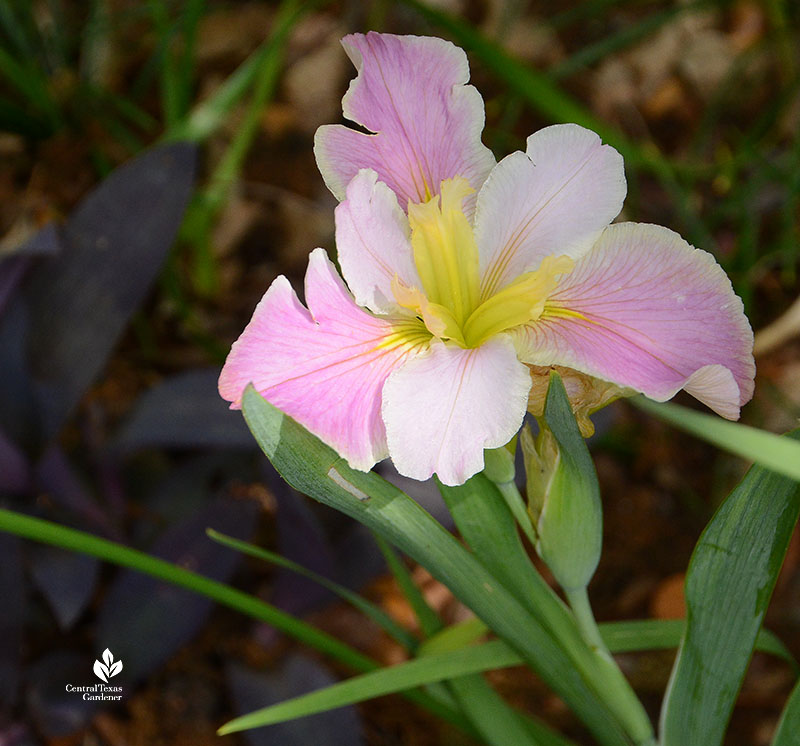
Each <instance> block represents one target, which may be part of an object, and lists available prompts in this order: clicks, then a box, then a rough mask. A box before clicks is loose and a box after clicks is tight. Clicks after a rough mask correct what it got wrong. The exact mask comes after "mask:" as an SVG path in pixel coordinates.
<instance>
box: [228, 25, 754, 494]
mask: <svg viewBox="0 0 800 746" xmlns="http://www.w3.org/2000/svg"><path fill="white" fill-rule="evenodd" d="M343 45H344V48H345V50H346V52H347V54H348V55H349V57H350V58H351V60H352V61H353V63H354V64H355V66H356V68H357V70H358V74H357V76H356V78H355V79H354V80H353V81H352V82H351V84H350V88H349V90H348V91H347V93H346V95H345V97H344V99H343V101H342V105H343V110H344V115H345V117H346V118H347V119H349V120H351V121H353V122H356V123H357V124H359V125H361V127H362V128H363V129H364V130H366V132H364V131H361V130H356V129H352V128H349V127H346V126H343V125H329V126H323V127H321V128H320V129H319V130H318V132H317V135H316V140H315V153H316V157H317V162H318V165H319V167H320V170H321V172H322V175H323V178H324V179H325V182H326V184H327V185H328V187H329V188H330V190H331V191H332V192H333V194H334V195H335V196H336V197H337V198H338V199H339V201H340V204H339V205H338V207H337V208H336V212H335V218H336V246H337V251H338V259H339V265H340V267H341V272H342V275H343V277H344V280H343V279H342V277H341V276H340V275H339V273H338V272H337V270H336V267H335V266H334V264H333V263H332V262H331V260H330V259H329V258H328V256H327V255H326V253H325V251H324V250H323V249H316V250H314V251H313V252H312V253H311V256H310V258H309V265H308V271H307V273H306V277H305V302H306V306H304V305H303V304H301V303H300V301H299V300H298V298H297V296H296V294H295V292H294V290H293V289H292V287H291V285H290V284H289V281H288V280H287V279H286V278H285V277H283V276H280V277H278V278H277V279H276V280H275V281H274V282H273V283H272V285H271V287H270V288H269V289H268V290H267V292H266V294H265V295H264V297H263V299H262V300H261V302H260V303H259V304H258V307H257V308H256V310H255V313H254V315H253V318H252V320H251V321H250V323H249V325H248V326H247V328H246V329H245V330H244V332H243V333H242V335H241V337H240V338H239V339H238V341H237V342H235V343H234V345H233V348H232V350H231V352H230V355H229V356H228V359H227V362H226V363H225V367H224V369H223V371H222V375H221V378H220V384H219V387H220V392H221V394H222V396H223V397H224V398H225V399H226V400H228V401H230V402H231V406H232V407H233V408H237V407H240V406H241V397H242V394H243V391H244V389H245V387H246V386H247V384H248V383H250V382H252V383H253V384H254V386H255V388H256V389H257V390H258V391H259V392H260V393H261V395H262V396H264V397H265V398H266V399H267V400H268V401H269V402H271V403H272V404H273V405H275V406H276V407H278V408H279V409H281V410H283V411H284V412H286V413H287V414H289V415H290V416H291V417H293V418H294V419H296V420H297V421H298V422H300V423H301V424H302V425H304V426H305V427H306V428H307V429H308V430H310V431H311V432H313V433H314V434H316V435H317V436H318V437H319V438H321V439H322V440H323V441H324V442H326V443H328V444H329V445H330V446H332V447H333V448H334V449H335V450H336V451H337V452H338V453H340V454H341V455H342V456H343V457H344V458H345V459H346V460H347V461H348V463H349V464H350V465H351V466H352V467H353V468H356V469H360V470H368V469H370V468H371V467H372V466H373V465H374V464H375V463H376V462H378V461H380V460H382V459H384V458H386V457H387V456H390V457H391V458H392V460H393V462H394V464H395V466H396V468H397V469H398V471H399V472H400V473H401V474H404V475H406V476H409V477H413V478H416V479H427V478H428V477H430V476H431V475H432V474H436V475H437V476H438V477H439V479H440V480H441V481H442V482H444V483H445V484H449V485H454V484H460V483H463V482H464V481H466V480H467V479H468V478H469V477H470V476H472V475H473V474H475V473H476V472H478V471H480V470H481V469H482V468H483V451H484V449H486V448H497V447H500V446H502V445H504V444H505V443H507V442H508V441H509V440H510V439H511V438H512V437H513V436H514V435H515V433H516V432H517V431H518V430H519V428H520V426H521V424H522V420H523V417H524V416H525V412H526V407H527V404H528V395H529V392H530V389H531V367H529V366H562V367H566V368H569V369H572V370H575V371H578V372H579V373H581V374H586V375H588V376H592V377H595V378H597V379H601V380H602V381H606V382H611V383H613V384H615V385H617V386H619V387H621V388H625V389H633V390H635V391H639V392H643V393H644V394H645V395H647V396H649V397H651V398H653V399H656V400H659V401H663V400H665V399H669V398H670V397H672V396H673V395H674V394H675V393H676V392H678V391H679V390H680V389H685V390H686V391H688V392H689V393H690V394H692V395H693V396H695V397H696V398H698V399H699V400H700V401H702V402H704V403H705V404H706V405H708V406H709V407H710V408H711V409H713V410H714V411H716V412H717V413H719V414H720V415H722V416H723V417H727V418H730V419H736V418H738V416H739V409H740V407H741V406H742V405H743V404H744V403H745V402H747V401H748V400H749V399H750V397H751V395H752V391H753V376H754V364H753V357H752V346H753V335H752V331H751V329H750V326H749V324H748V322H747V319H746V318H745V316H744V313H743V309H742V303H741V301H740V300H739V298H738V297H737V296H736V295H735V294H734V292H733V290H732V288H731V284H730V281H729V280H728V278H727V276H726V275H725V273H724V272H723V270H722V269H721V268H720V267H719V265H718V264H717V263H716V261H715V260H714V258H713V257H712V256H711V254H708V253H706V252H705V251H701V250H699V249H695V248H693V247H692V246H690V245H689V244H688V243H687V242H686V241H684V240H683V239H682V238H681V237H680V236H679V235H678V234H676V233H674V232H672V231H671V230H668V229H667V228H662V227H660V226H655V225H645V224H641V223H617V224H614V225H609V224H610V223H611V221H612V220H613V219H614V218H615V217H616V216H617V214H618V213H619V211H620V209H621V207H622V202H623V199H624V197H625V192H626V184H625V174H624V169H623V162H622V157H621V156H620V155H619V153H617V151H616V150H614V149H613V148H611V147H610V146H608V145H603V144H602V143H601V141H600V138H599V137H598V136H597V135H596V134H595V133H593V132H591V131H589V130H587V129H584V128H582V127H579V126H577V125H573V124H564V125H555V126H552V127H546V128H545V129H542V130H540V131H538V132H536V133H534V134H533V135H531V136H530V137H529V138H528V141H527V148H526V151H525V152H524V153H523V152H516V153H512V154H511V155H509V156H507V157H506V158H504V159H503V160H501V161H500V162H499V163H495V159H494V157H493V155H492V153H491V152H490V151H489V150H488V148H486V147H485V146H484V145H483V144H482V143H481V132H482V130H483V125H484V112H483V101H482V99H481V96H480V94H479V93H478V91H477V90H476V89H475V88H474V87H473V86H471V85H467V81H468V79H469V70H468V65H467V58H466V55H465V54H464V52H463V51H462V50H461V49H459V48H458V47H455V46H454V45H452V44H451V43H449V42H446V41H443V40H441V39H436V38H425V37H414V36H393V35H388V34H377V33H372V32H371V33H368V34H366V35H360V34H356V35H352V36H348V37H346V38H345V39H344V40H343ZM345 281H346V284H345Z"/></svg>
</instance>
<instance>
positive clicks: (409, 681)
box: [220, 620, 782, 744]
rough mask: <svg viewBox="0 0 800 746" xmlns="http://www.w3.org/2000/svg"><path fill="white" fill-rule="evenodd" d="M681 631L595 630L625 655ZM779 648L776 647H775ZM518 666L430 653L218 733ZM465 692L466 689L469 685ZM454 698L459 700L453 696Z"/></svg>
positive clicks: (491, 651) (673, 639)
mask: <svg viewBox="0 0 800 746" xmlns="http://www.w3.org/2000/svg"><path fill="white" fill-rule="evenodd" d="M684 627H685V625H684V623H683V622H682V621H681V620H677V621H671V620H670V621H662V620H648V621H635V622H615V623H613V624H604V625H601V626H600V629H601V632H602V634H603V638H604V640H605V642H606V644H607V645H608V647H609V648H610V649H611V650H612V651H613V652H616V653H624V652H632V651H637V650H656V649H661V648H671V647H676V646H677V645H678V643H679V642H680V639H681V635H682V634H683V631H684ZM762 639H764V638H762ZM773 644H774V641H773V640H770V641H769V642H767V643H766V646H767V647H770V648H772V647H773ZM778 645H779V646H780V643H778ZM780 647H782V646H780ZM523 663H524V660H523V659H522V658H521V657H520V656H519V655H518V654H517V653H516V652H514V651H513V650H512V649H511V648H510V647H509V646H508V645H507V644H506V643H504V642H502V641H501V640H493V641H492V642H487V643H483V644H481V645H475V646H472V647H466V648H461V649H458V650H451V651H447V652H443V653H431V654H430V655H424V656H422V657H420V658H416V659H414V660H411V661H408V662H406V663H399V664H397V665H395V666H391V667H390V668H384V669H382V670H380V671H373V672H371V673H367V674H364V675H361V676H356V677H353V678H351V679H348V680H347V681H342V682H340V683H338V684H334V685H333V686H330V687H326V688H325V689H321V690H319V691H316V692H310V693H309V694H304V695H302V696H300V697H296V698H294V699H291V700H287V701H285V702H280V703H278V704H277V705H272V706H270V707H265V708H264V709H262V710H258V711H256V712H252V713H249V714H247V715H244V716H243V717H241V718H236V719H235V720H232V721H231V722H229V723H226V724H225V725H224V726H223V727H222V728H221V729H220V733H221V734H225V733H233V732H235V731H238V730H247V729H250V728H257V727H259V726H262V725H270V724H274V723H280V722H285V721H286V720H292V719H295V718H299V717H305V716H306V715H313V714H315V713H318V712H324V711H325V710H330V709H333V708H335V707H343V706H345V705H350V704H356V703H358V702H363V701H365V700H368V699H373V698H375V697H381V696H384V695H386V694H395V693H397V692H401V691H403V690H405V689H410V688H414V687H420V686H426V685H428V684H433V683H435V682H437V681H444V680H447V679H456V680H459V677H461V678H460V680H462V681H463V677H469V676H470V675H474V674H479V673H481V672H483V671H490V670H497V669H500V668H508V667H511V666H519V665H521V664H523ZM451 685H452V684H451ZM469 686H470V688H471V687H473V686H474V684H470V685H469ZM467 693H470V694H471V693H473V692H468V691H466V688H465V689H462V690H461V694H462V695H463V694H467ZM484 694H486V692H484ZM456 696H457V697H458V693H457V694H456ZM487 696H491V695H487ZM496 706H497V705H496V703H495V704H493V705H492V707H496ZM534 728H536V726H534ZM547 736H550V737H552V734H551V733H548V734H547ZM547 736H545V739H546V738H547ZM541 742H542V743H551V742H552V743H559V742H560V743H563V740H562V741H558V740H555V741H547V740H542V741H541ZM506 743H508V744H517V743H518V741H515V740H508V741H506Z"/></svg>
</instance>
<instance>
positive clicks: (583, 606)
mask: <svg viewBox="0 0 800 746" xmlns="http://www.w3.org/2000/svg"><path fill="white" fill-rule="evenodd" d="M564 595H565V596H566V597H567V601H568V602H569V605H570V607H571V608H572V612H573V614H574V615H575V621H576V622H577V624H578V629H579V630H580V632H581V635H582V636H583V639H584V640H586V643H587V644H588V645H589V647H590V648H591V649H592V650H593V651H594V653H595V655H596V656H597V657H598V659H599V660H600V661H601V664H602V670H603V674H604V675H603V684H604V686H603V691H602V696H603V698H604V699H605V700H606V702H607V703H608V704H609V706H610V707H611V709H612V710H613V711H614V712H616V713H617V714H618V715H619V716H620V717H621V718H622V721H623V722H624V723H625V728H626V730H627V731H628V734H629V735H630V736H631V738H632V739H633V740H634V743H636V744H637V746H655V743H656V741H655V738H654V736H653V726H652V725H651V723H650V719H649V718H648V716H647V714H646V713H645V711H644V709H643V707H642V704H641V702H640V701H639V698H638V697H637V696H636V695H635V694H634V692H633V690H632V689H631V686H630V684H629V683H628V680H627V679H626V678H625V676H624V675H623V673H622V671H620V669H619V666H617V664H616V662H615V661H614V658H613V657H612V656H611V653H610V652H609V650H608V648H607V647H606V644H605V642H603V638H602V636H601V635H600V629H599V627H598V626H597V622H596V621H595V618H594V612H593V611H592V607H591V604H590V603H589V594H588V593H587V591H586V586H583V587H581V588H570V589H567V588H565V589H564Z"/></svg>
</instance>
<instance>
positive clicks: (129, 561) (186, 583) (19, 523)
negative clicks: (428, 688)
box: [0, 508, 474, 733]
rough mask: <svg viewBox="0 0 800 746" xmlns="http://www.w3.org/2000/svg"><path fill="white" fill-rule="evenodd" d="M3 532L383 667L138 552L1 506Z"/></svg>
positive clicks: (426, 702)
mask: <svg viewBox="0 0 800 746" xmlns="http://www.w3.org/2000/svg"><path fill="white" fill-rule="evenodd" d="M0 531H6V532H8V533H10V534H15V535H16V536H21V537H23V538H26V539H32V540H34V541H39V542H42V543H44V544H50V545H51V546H56V547H61V548H62V549H68V550H70V551H72V552H78V553H80V554H88V555H90V556H92V557H97V558H98V559H102V560H105V561H106V562H111V563H113V564H115V565H119V566H121V567H129V568H131V569H133V570H137V571H138V572H142V573H144V574H146V575H150V576H152V577H154V578H158V579H160V580H164V581H165V582H167V583H171V584H173V585H177V586H180V587H181V588H186V589H188V590H190V591H194V592H195V593H199V594H201V595H203V596H206V597H208V598H211V599H213V600H214V601H216V602H217V603H219V604H221V605H223V606H227V607H228V608H231V609H234V610H235V611H238V612H240V613H242V614H245V615H247V616H249V617H252V618H253V619H258V620H259V621H262V622H266V623H267V624H269V625H271V626H273V627H275V629H277V630H280V631H281V632H283V633H284V634H286V635H287V636H289V637H292V638H293V639H295V640H297V641H298V642H302V643H303V644H304V645H308V646H309V647H310V648H313V649H314V650H318V651H319V652H321V653H324V654H325V655H329V656H330V657H331V658H335V659H336V660H338V661H340V662H342V663H344V664H345V665H347V666H349V667H350V668H353V669H354V670H356V671H374V670H376V669H377V668H379V666H378V663H377V662H376V661H374V660H372V658H369V657H368V656H366V655H364V654H362V653H360V652H359V651H357V650H355V649H354V648H351V647H350V646H349V645H346V644H345V643H343V642H340V641H339V640H337V639H336V638H335V637H331V636H330V635H328V634H327V633H325V632H322V631H321V630H319V629H317V628H316V627H313V626H312V625H310V624H308V623H306V622H304V621H302V620H300V619H296V618H295V617H293V616H292V615H291V614H287V613H286V612H285V611H281V610H280V609H278V608H277V607H275V606H272V605H271V604H268V603H266V602H265V601H261V600H260V599H258V598H255V597H253V596H250V595H248V594H247V593H243V592H242V591H239V590H237V589H236V588H232V587H231V586H229V585H226V584H225V583H220V582H217V581H216V580H210V579H209V578H206V577H204V576H202V575H199V574H197V573H194V572H191V571H190V570H185V569H184V568H182V567H178V566H176V565H173V564H171V563H169V562H166V561H165V560H162V559H159V558H158V557H151V556H150V555H148V554H146V553H144V552H140V551H138V550H136V549H131V548H130V547H126V546H123V545H121V544H117V543H116V542H113V541H109V540H108V539H102V538H100V537H98V536H93V535H92V534H89V533H86V532H84V531H78V530H76V529H72V528H67V527H66V526H60V525H59V524H57V523H52V522H50V521H45V520H42V519H41V518H33V517H31V516H27V515H23V514H22V513H16V512H14V511H11V510H5V509H2V508H0ZM406 696H407V698H408V699H410V700H411V701H413V702H416V703H417V704H419V705H421V706H423V707H425V708H426V709H428V710H429V711H430V712H433V713H434V714H436V715H438V716H440V717H442V718H444V719H446V720H448V721H449V722H451V723H454V724H456V725H458V726H459V727H460V728H461V729H462V730H464V731H466V732H467V733H474V729H473V728H472V725H471V724H470V723H469V721H467V720H466V719H465V718H464V717H463V716H462V715H461V713H459V712H457V711H455V710H453V709H452V708H450V707H447V706H446V705H443V704H442V703H440V702H439V701H438V700H435V699H434V698H433V697H429V696H427V695H426V694H424V693H422V692H407V694H406Z"/></svg>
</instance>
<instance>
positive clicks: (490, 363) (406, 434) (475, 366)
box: [381, 335, 531, 485]
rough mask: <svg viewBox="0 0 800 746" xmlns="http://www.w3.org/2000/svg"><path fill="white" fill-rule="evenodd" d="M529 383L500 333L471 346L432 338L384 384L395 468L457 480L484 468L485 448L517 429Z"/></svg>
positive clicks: (416, 476)
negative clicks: (427, 344) (461, 345)
mask: <svg viewBox="0 0 800 746" xmlns="http://www.w3.org/2000/svg"><path fill="white" fill-rule="evenodd" d="M530 387H531V377H530V372H529V371H528V368H527V367H526V366H525V365H523V364H522V363H520V362H519V361H518V360H517V356H516V352H515V350H514V347H513V345H512V344H511V342H510V340H509V339H508V338H507V337H505V336H502V335H501V336H498V337H495V338H493V339H491V340H489V341H488V342H487V343H486V344H484V345H482V346H481V347H478V348H476V349H463V348H461V347H457V346H455V345H448V344H445V343H443V342H436V343H434V344H432V345H431V347H430V349H429V351H428V352H427V353H425V354H423V355H420V356H418V357H415V358H412V359H410V360H408V361H407V362H406V363H405V364H403V365H402V367H400V368H398V369H397V370H395V371H394V372H393V373H392V374H391V375H390V376H389V378H388V380H387V381H386V384H385V386H384V388H383V407H382V410H381V411H382V415H383V419H384V422H385V423H386V436H387V442H388V446H389V454H390V455H391V457H392V461H393V462H394V465H395V467H396V468H397V470H398V471H399V472H400V473H401V474H403V475H404V476H407V477H412V478H414V479H421V480H422V479H428V477H430V476H431V475H432V474H434V473H436V474H437V476H438V477H439V479H440V480H441V481H442V482H443V483H444V484H448V485H456V484H463V483H464V482H465V481H466V480H467V479H469V478H470V477H471V476H472V475H473V474H475V473H476V472H478V471H480V470H481V469H482V468H483V451H484V449H485V448H499V447H500V446H502V445H505V444H506V443H507V442H508V441H509V440H511V438H512V437H513V436H514V434H515V433H516V432H517V431H518V430H519V428H520V426H521V425H522V419H523V417H524V416H525V409H526V406H527V403H528V391H529V389H530Z"/></svg>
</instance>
